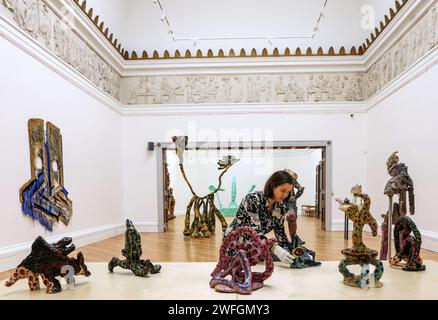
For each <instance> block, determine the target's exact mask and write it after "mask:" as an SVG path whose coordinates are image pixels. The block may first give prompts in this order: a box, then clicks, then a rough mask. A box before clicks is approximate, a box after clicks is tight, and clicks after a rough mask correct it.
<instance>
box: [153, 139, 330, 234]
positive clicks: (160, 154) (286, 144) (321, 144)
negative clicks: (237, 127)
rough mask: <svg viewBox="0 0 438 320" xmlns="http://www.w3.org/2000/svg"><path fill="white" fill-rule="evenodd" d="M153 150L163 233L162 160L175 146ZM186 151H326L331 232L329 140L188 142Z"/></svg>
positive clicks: (160, 145) (157, 145)
mask: <svg viewBox="0 0 438 320" xmlns="http://www.w3.org/2000/svg"><path fill="white" fill-rule="evenodd" d="M154 149H155V150H156V152H155V154H156V172H157V204H158V206H157V208H158V232H164V231H165V230H166V228H167V226H165V223H164V215H163V214H164V205H163V204H164V194H163V192H162V190H163V185H164V179H165V177H164V175H163V173H164V170H163V159H165V157H164V153H165V152H166V151H167V150H175V146H174V144H173V143H172V142H156V143H154ZM187 149H188V150H190V149H191V150H219V149H228V150H236V149H237V150H239V149H240V150H243V149H253V150H264V149H325V151H326V159H325V161H326V168H325V169H326V170H325V178H326V190H325V192H326V197H325V208H326V213H325V214H326V216H325V220H326V221H325V222H326V225H325V228H326V231H333V219H332V194H333V193H332V190H333V189H332V169H333V168H332V143H331V141H330V140H321V141H318V140H316V141H315V140H312V141H274V142H273V143H271V142H269V146H266V144H265V142H254V141H252V142H245V141H239V142H233V141H229V142H189V143H188V145H187Z"/></svg>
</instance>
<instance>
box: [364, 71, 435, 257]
mask: <svg viewBox="0 0 438 320" xmlns="http://www.w3.org/2000/svg"><path fill="white" fill-rule="evenodd" d="M437 84H438V66H437V65H435V66H434V67H433V68H431V69H430V70H428V71H427V72H426V73H424V74H422V75H421V76H420V77H419V78H417V79H416V80H415V81H413V82H411V83H409V84H407V85H406V86H405V87H403V88H401V89H400V90H399V91H397V93H396V94H393V95H391V96H390V97H388V98H387V99H386V100H384V101H382V102H381V103H380V104H379V105H377V106H376V107H374V108H373V109H372V110H370V111H369V112H368V114H367V128H366V131H367V156H366V159H367V182H368V187H367V189H365V191H366V192H368V193H369V194H370V195H371V199H372V201H373V202H372V204H371V212H372V213H373V215H374V216H375V217H376V218H379V220H380V221H381V220H382V219H381V217H380V215H381V214H382V213H385V212H386V211H387V210H388V198H387V197H386V196H384V195H383V189H384V188H385V185H386V182H387V181H388V179H389V175H388V174H387V170H386V160H387V159H388V157H389V156H390V155H391V153H392V152H394V151H399V157H400V162H403V163H405V164H406V165H407V166H408V168H409V170H408V172H409V174H410V176H411V178H412V179H413V181H414V188H415V189H414V191H415V206H416V208H415V209H416V213H415V215H414V216H412V219H413V220H414V221H415V223H416V224H417V226H418V228H419V229H420V230H421V231H422V235H423V242H424V245H425V247H426V248H431V249H434V250H437V249H438V215H437V214H436V204H435V198H436V188H437V183H438V171H437V170H436V164H437V158H438V150H437V146H438V125H437V119H438V92H437Z"/></svg>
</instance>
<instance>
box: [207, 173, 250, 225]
mask: <svg viewBox="0 0 438 320" xmlns="http://www.w3.org/2000/svg"><path fill="white" fill-rule="evenodd" d="M255 187H256V185H255V184H252V185H251V186H250V187H249V189H248V192H247V193H251V192H252V191H253V190H254V189H255ZM208 190H210V191H214V190H216V187H215V186H213V185H211V186H209V187H208ZM236 190H237V188H236V177H234V176H233V180H232V184H231V201H230V204H229V205H228V207H227V208H224V207H223V206H222V201H221V198H220V196H219V192H217V193H216V197H217V200H218V202H219V211H220V212H221V213H222V215H223V216H224V217H235V216H236V213H237V210H238V209H239V205H238V204H237V202H236V194H237V192H236ZM218 191H225V189H222V188H221V189H219V190H218Z"/></svg>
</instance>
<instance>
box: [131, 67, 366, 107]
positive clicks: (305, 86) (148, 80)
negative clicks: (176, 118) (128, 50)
mask: <svg viewBox="0 0 438 320" xmlns="http://www.w3.org/2000/svg"><path fill="white" fill-rule="evenodd" d="M136 82H137V85H136V87H134V88H133V89H131V90H132V93H131V94H130V99H129V101H128V104H130V105H135V104H198V103H220V104H221V103H282V102H301V101H362V100H363V99H364V91H363V74H360V73H315V74H282V75H272V74H270V75H269V74H263V75H237V74H236V75H208V76H206V75H189V76H150V77H140V78H137V79H136Z"/></svg>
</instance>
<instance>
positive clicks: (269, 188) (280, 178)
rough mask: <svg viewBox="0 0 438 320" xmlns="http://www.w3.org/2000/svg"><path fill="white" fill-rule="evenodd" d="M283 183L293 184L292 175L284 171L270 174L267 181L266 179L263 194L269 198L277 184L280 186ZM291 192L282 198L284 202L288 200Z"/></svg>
mask: <svg viewBox="0 0 438 320" xmlns="http://www.w3.org/2000/svg"><path fill="white" fill-rule="evenodd" d="M284 183H289V184H291V185H294V179H293V178H292V176H291V175H290V174H289V173H287V172H286V171H283V170H282V171H277V172H274V173H273V174H272V176H270V177H269V179H268V181H266V184H265V189H264V193H265V196H266V197H268V198H271V199H272V197H273V196H274V189H275V188H277V187H278V186H281V185H282V184H284ZM291 194H292V192H290V193H289V195H288V196H287V198H286V199H284V202H288V201H289V199H290V197H291Z"/></svg>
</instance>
